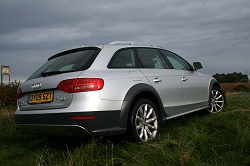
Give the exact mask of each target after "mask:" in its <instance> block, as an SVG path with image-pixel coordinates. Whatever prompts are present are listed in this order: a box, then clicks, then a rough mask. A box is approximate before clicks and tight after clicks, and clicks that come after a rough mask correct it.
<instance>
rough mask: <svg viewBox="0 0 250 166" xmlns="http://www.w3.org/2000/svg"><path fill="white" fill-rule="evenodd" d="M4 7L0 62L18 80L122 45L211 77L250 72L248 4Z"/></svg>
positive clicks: (243, 0)
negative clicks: (79, 52) (51, 63)
mask: <svg viewBox="0 0 250 166" xmlns="http://www.w3.org/2000/svg"><path fill="white" fill-rule="evenodd" d="M0 1H1V6H0V16H1V17H0V22H1V28H0V59H1V60H0V61H1V65H8V64H9V65H10V66H11V75H12V79H13V80H14V79H22V80H25V79H27V78H28V77H29V75H31V74H32V73H33V72H34V71H35V70H36V69H37V68H38V66H40V65H41V64H43V63H44V62H45V61H46V60H47V58H48V57H49V56H51V55H53V54H56V53H58V52H61V51H64V50H67V49H71V48H75V47H79V46H81V45H100V44H107V43H109V42H112V41H117V40H119V41H121V40H125V41H140V42H148V43H154V44H157V45H161V46H163V47H164V48H166V49H169V50H171V51H174V52H176V53H177V54H180V55H181V56H183V57H184V58H185V59H187V60H188V61H190V62H192V61H201V62H202V63H203V64H204V66H205V68H204V69H202V71H203V72H205V73H207V74H215V73H217V72H218V73H221V72H225V73H227V72H234V71H236V72H243V73H244V72H245V71H247V70H248V71H250V69H249V65H248V61H249V52H250V48H249V41H250V33H249V29H250V22H249V20H250V10H249V9H248V7H249V6H250V1H248V0H238V1H234V0H227V1H225V0H221V1H216V0H211V1H205V0H199V1H198V0H192V1H181V0H169V1H160V0H156V1H151V0H143V1H142V0H137V1H134V0H127V1H121V0H118V1H97V0H93V1H87V0H84V1H77V0H72V1H65V0H55V1H48V0H44V1H36V2H35V1H31V0H23V1H18V0H12V1H4V0H0ZM28 62H32V64H29V65H27V64H28Z"/></svg>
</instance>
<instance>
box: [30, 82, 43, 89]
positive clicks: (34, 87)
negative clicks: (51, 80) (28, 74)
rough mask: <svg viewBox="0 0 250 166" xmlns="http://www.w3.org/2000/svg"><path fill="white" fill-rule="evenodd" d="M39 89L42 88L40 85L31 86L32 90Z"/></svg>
mask: <svg viewBox="0 0 250 166" xmlns="http://www.w3.org/2000/svg"><path fill="white" fill-rule="evenodd" d="M41 87H42V84H41V83H35V84H32V86H31V88H32V89H33V90H36V89H40V88H41Z"/></svg>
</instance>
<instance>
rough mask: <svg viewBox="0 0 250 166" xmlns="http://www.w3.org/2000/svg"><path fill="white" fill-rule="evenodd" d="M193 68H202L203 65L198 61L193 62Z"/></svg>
mask: <svg viewBox="0 0 250 166" xmlns="http://www.w3.org/2000/svg"><path fill="white" fill-rule="evenodd" d="M193 67H194V70H198V69H202V68H203V66H202V64H201V63H200V62H194V63H193Z"/></svg>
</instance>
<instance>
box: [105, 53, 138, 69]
mask: <svg viewBox="0 0 250 166" xmlns="http://www.w3.org/2000/svg"><path fill="white" fill-rule="evenodd" d="M135 67H136V63H135V54H134V50H133V49H123V50H119V51H118V52H116V53H115V55H114V56H113V58H112V59H111V61H110V63H109V65H108V68H135Z"/></svg>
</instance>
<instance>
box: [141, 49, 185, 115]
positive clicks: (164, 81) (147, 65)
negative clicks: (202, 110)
mask: <svg viewBox="0 0 250 166" xmlns="http://www.w3.org/2000/svg"><path fill="white" fill-rule="evenodd" d="M137 53H138V56H139V61H140V63H141V65H140V66H141V68H140V70H141V72H142V73H143V74H144V75H145V77H146V78H147V79H148V81H149V82H150V83H151V85H152V86H153V87H154V88H155V89H156V90H157V92H158V94H159V95H160V97H161V100H162V103H163V106H164V109H165V112H166V114H168V115H172V114H176V113H178V112H183V111H184V109H185V108H184V104H185V103H184V94H183V88H182V82H181V80H180V76H179V75H178V72H176V71H175V70H173V69H169V67H168V65H167V64H166V62H165V61H164V59H163V57H162V56H161V54H160V53H159V51H158V50H157V49H153V48H137Z"/></svg>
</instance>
